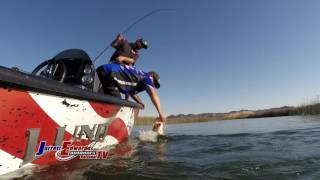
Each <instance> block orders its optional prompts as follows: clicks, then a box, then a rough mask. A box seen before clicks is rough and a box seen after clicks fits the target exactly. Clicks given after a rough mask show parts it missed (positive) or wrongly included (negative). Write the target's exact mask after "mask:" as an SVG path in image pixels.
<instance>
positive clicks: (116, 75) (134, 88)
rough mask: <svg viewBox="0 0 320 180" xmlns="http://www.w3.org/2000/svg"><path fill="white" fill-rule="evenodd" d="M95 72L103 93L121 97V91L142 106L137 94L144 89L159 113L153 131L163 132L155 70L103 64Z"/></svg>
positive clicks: (158, 83)
mask: <svg viewBox="0 0 320 180" xmlns="http://www.w3.org/2000/svg"><path fill="white" fill-rule="evenodd" d="M97 73H98V76H99V79H100V81H101V83H102V88H103V91H104V93H105V94H108V95H112V96H117V97H121V94H120V92H121V93H123V94H127V95H130V96H131V97H132V98H133V99H134V100H135V101H136V102H137V103H139V104H141V105H142V106H144V104H143V103H142V101H141V99H140V98H139V96H138V95H137V94H138V93H140V92H142V91H146V92H147V94H148V95H149V97H150V99H151V101H152V103H153V104H154V106H155V108H156V109H157V111H158V113H159V118H158V120H157V121H156V122H155V123H154V125H153V131H156V132H158V133H159V134H163V126H164V123H165V122H166V117H165V114H164V112H163V111H162V109H161V104H160V98H159V96H158V94H157V91H156V89H159V88H160V77H159V75H158V74H157V73H156V72H144V71H141V70H137V69H136V68H135V67H133V66H129V65H120V64H105V65H102V66H100V67H98V69H97Z"/></svg>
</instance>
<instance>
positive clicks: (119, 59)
mask: <svg viewBox="0 0 320 180" xmlns="http://www.w3.org/2000/svg"><path fill="white" fill-rule="evenodd" d="M116 61H117V63H119V64H128V65H132V64H133V63H134V59H133V58H129V57H125V56H118V57H117V58H116Z"/></svg>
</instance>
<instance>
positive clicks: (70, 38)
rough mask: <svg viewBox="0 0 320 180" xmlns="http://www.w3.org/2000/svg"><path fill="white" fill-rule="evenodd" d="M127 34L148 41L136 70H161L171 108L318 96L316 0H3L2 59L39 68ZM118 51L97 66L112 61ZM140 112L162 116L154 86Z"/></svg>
mask: <svg viewBox="0 0 320 180" xmlns="http://www.w3.org/2000/svg"><path fill="white" fill-rule="evenodd" d="M159 8H170V9H174V11H161V12H158V13H155V14H153V15H152V16H149V17H147V18H145V19H144V20H143V21H141V22H140V23H138V24H136V25H135V26H134V27H132V28H131V29H130V30H129V31H128V32H127V33H126V34H125V37H126V39H128V40H129V41H135V40H136V39H137V38H139V37H143V38H144V39H146V40H147V41H148V43H149V45H150V48H148V49H147V50H141V52H140V58H139V61H138V62H137V64H136V67H137V68H138V69H142V70H145V71H151V70H153V71H157V72H158V73H159V74H160V76H161V88H160V89H159V90H158V93H159V96H160V98H161V104H162V107H163V110H164V111H165V112H166V114H167V115H171V114H180V113H183V114H189V113H206V112H228V111H232V110H241V109H252V110H255V109H264V108H271V107H281V106H284V105H289V106H297V105H301V104H303V103H307V102H309V101H310V100H312V99H313V98H316V97H318V95H319V94H320V83H319V77H320V60H319V59H320V23H319V17H320V11H319V9H320V1H316V0H308V1H301V0H269V1H256V0H241V1H236V0H162V1H152V0H135V1H130V0H128V1H124V0H118V1H104V0H91V1H88V0H78V1H75V0H70V1H63V0H56V1H49V0H47V1H42V0H28V1H19V0H3V1H0V23H1V28H0V54H1V56H2V57H1V60H0V65H1V66H6V67H12V66H17V67H20V68H21V69H23V70H24V71H27V72H30V71H32V70H33V69H34V68H35V67H36V66H37V65H38V64H39V63H41V62H42V61H44V60H46V59H49V58H52V57H53V56H55V55H56V54H57V53H59V52H60V51H62V50H65V49H70V48H80V49H83V50H85V51H86V52H87V53H88V54H89V56H90V57H91V58H92V59H94V58H95V57H96V56H97V55H98V54H99V53H100V52H101V50H102V49H104V48H105V47H106V46H107V45H109V44H110V42H111V41H112V40H113V39H114V38H115V36H116V35H117V34H118V33H119V32H122V31H123V30H125V29H126V28H127V27H128V26H129V25H130V24H132V23H133V22H134V21H136V20H137V19H139V18H140V17H142V16H144V15H145V14H147V13H149V12H151V11H153V10H156V9H159ZM112 53H113V49H112V48H110V49H108V50H107V51H106V53H104V54H103V56H101V58H100V59H99V60H98V61H97V62H96V63H95V65H96V66H99V65H102V64H104V63H106V62H107V61H108V59H109V57H110V56H111V54H112ZM141 97H142V99H143V101H144V102H146V104H147V107H146V109H145V110H143V111H142V113H141V114H142V115H145V116H149V115H150V116H153V115H156V114H157V113H156V110H155V108H154V107H153V105H152V104H151V102H150V100H149V98H148V96H147V94H146V93H142V95H141Z"/></svg>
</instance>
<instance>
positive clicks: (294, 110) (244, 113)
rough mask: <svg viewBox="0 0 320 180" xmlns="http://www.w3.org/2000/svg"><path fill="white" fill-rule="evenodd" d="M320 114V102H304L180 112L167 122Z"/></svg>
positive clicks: (149, 120) (142, 121)
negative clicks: (292, 104)
mask: <svg viewBox="0 0 320 180" xmlns="http://www.w3.org/2000/svg"><path fill="white" fill-rule="evenodd" d="M318 114H320V102H314V103H313V104H304V105H301V106H298V107H292V106H283V107H280V108H270V109H264V110H255V111H252V110H240V111H231V112H228V113H202V114H187V115H185V114H178V115H170V116H168V117H167V124H182V123H195V122H209V121H220V120H232V119H244V118H265V117H278V116H296V115H318ZM154 120H155V117H138V119H137V120H136V122H135V125H136V126H142V125H152V124H153V122H154Z"/></svg>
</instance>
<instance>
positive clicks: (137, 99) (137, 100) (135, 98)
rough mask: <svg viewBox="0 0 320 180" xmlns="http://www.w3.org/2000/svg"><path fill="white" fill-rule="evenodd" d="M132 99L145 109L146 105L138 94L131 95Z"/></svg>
mask: <svg viewBox="0 0 320 180" xmlns="http://www.w3.org/2000/svg"><path fill="white" fill-rule="evenodd" d="M131 97H132V99H133V100H135V101H136V102H137V103H138V104H140V105H141V106H142V107H143V109H144V107H145V104H144V103H143V102H142V100H141V98H140V97H139V96H138V95H137V94H133V95H131Z"/></svg>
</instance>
